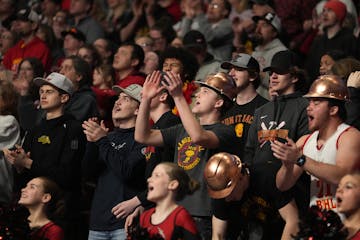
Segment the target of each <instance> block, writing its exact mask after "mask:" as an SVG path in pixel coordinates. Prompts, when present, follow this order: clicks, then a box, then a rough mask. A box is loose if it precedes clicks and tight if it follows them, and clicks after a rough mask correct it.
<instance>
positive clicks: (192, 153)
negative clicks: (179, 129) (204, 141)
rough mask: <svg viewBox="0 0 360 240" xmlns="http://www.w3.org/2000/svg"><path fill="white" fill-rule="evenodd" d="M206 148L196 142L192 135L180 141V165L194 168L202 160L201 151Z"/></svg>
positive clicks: (188, 168)
mask: <svg viewBox="0 0 360 240" xmlns="http://www.w3.org/2000/svg"><path fill="white" fill-rule="evenodd" d="M204 149H205V148H203V147H202V146H200V145H196V144H194V143H193V142H192V141H191V138H190V137H185V138H183V139H182V140H181V141H180V142H179V143H178V156H177V159H178V165H179V166H180V167H182V168H184V169H185V170H190V169H193V168H194V167H196V165H198V163H199V162H200V157H199V153H200V152H201V151H203V150H204Z"/></svg>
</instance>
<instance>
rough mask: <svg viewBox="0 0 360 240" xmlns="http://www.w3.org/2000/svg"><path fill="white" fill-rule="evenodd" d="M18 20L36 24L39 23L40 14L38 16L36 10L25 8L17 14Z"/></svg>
mask: <svg viewBox="0 0 360 240" xmlns="http://www.w3.org/2000/svg"><path fill="white" fill-rule="evenodd" d="M16 19H17V20H21V21H26V22H34V23H37V22H39V20H40V16H39V14H37V13H36V12H35V11H34V10H31V9H30V8H23V9H20V10H19V11H18V12H17V13H16Z"/></svg>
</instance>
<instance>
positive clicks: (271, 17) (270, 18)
mask: <svg viewBox="0 0 360 240" xmlns="http://www.w3.org/2000/svg"><path fill="white" fill-rule="evenodd" d="M252 20H253V21H254V22H256V23H257V22H258V21H259V20H264V21H266V22H267V23H269V24H270V25H271V26H273V28H274V29H275V30H276V31H277V32H278V33H280V32H281V20H280V18H279V17H278V16H277V15H276V14H275V13H271V12H268V13H266V14H265V15H264V16H253V17H252Z"/></svg>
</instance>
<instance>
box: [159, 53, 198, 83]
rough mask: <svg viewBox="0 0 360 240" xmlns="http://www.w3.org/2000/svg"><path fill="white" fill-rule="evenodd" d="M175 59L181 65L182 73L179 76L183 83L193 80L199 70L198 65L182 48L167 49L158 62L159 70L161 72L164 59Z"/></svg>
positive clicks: (193, 57)
mask: <svg viewBox="0 0 360 240" xmlns="http://www.w3.org/2000/svg"><path fill="white" fill-rule="evenodd" d="M169 58H175V59H177V60H179V61H180V62H181V64H182V65H183V72H182V74H180V75H181V77H182V79H183V81H193V80H194V79H195V76H196V73H197V71H198V70H199V64H198V62H197V60H196V58H195V56H194V55H193V54H192V53H191V52H189V51H187V50H185V49H184V48H175V47H169V48H167V49H166V50H165V51H164V52H163V53H162V54H161V55H160V61H159V68H160V70H161V68H162V66H163V64H164V62H165V59H169Z"/></svg>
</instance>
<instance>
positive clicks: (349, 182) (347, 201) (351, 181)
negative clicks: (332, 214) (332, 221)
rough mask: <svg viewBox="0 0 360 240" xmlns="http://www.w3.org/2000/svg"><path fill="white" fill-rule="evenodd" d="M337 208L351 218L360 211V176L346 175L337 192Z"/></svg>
mask: <svg viewBox="0 0 360 240" xmlns="http://www.w3.org/2000/svg"><path fill="white" fill-rule="evenodd" d="M336 200H337V208H338V211H339V212H340V213H343V214H345V216H350V215H352V214H353V213H355V212H357V211H359V209H360V174H353V175H349V174H348V175H345V176H344V177H343V178H342V179H341V180H340V183H339V186H338V188H337V190H336Z"/></svg>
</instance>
